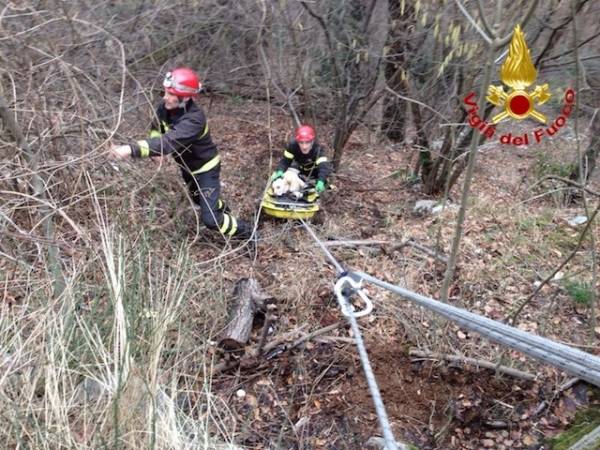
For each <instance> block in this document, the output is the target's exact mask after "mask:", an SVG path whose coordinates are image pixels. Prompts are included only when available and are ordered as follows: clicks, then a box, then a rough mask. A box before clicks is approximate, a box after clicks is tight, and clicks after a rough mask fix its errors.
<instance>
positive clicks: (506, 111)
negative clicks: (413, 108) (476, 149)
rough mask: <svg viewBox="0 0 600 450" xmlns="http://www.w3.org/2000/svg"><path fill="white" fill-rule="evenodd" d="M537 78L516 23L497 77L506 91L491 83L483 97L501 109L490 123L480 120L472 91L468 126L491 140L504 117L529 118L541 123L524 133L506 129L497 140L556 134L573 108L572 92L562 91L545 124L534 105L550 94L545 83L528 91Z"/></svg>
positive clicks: (524, 141)
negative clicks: (559, 103) (554, 114)
mask: <svg viewBox="0 0 600 450" xmlns="http://www.w3.org/2000/svg"><path fill="white" fill-rule="evenodd" d="M536 78H537V70H536V69H535V67H534V66H533V63H532V62H531V56H530V54H529V48H528V47H527V43H526V42H525V35H524V34H523V32H522V31H521V27H520V26H519V25H517V26H516V27H515V31H514V32H513V36H512V40H511V41H510V46H509V48H508V57H507V58H506V61H504V64H502V68H501V70H500V79H501V80H502V83H504V84H505V85H506V86H508V88H509V90H508V91H505V90H504V87H503V86H493V85H491V86H489V87H488V95H487V97H486V100H487V101H488V102H490V103H491V104H493V105H495V106H498V107H500V108H502V109H503V111H502V112H500V113H498V114H496V115H495V116H494V117H492V121H491V123H489V122H487V121H485V120H483V119H482V118H481V116H479V114H478V113H477V112H478V109H479V108H478V106H477V99H476V98H475V93H474V92H471V93H470V94H469V95H467V96H466V97H465V99H464V103H465V105H466V109H467V119H468V122H469V125H470V126H471V127H473V128H475V129H477V130H479V132H480V133H481V134H483V135H484V136H485V137H486V138H488V139H491V138H493V137H494V134H495V133H496V124H497V123H499V122H501V121H503V120H505V119H516V120H523V119H526V118H528V117H531V118H533V119H535V120H536V121H538V122H539V123H541V124H543V126H538V127H537V128H535V129H532V130H531V131H530V132H529V131H526V132H525V133H523V134H519V135H513V133H510V132H509V133H506V134H503V135H502V136H500V138H499V141H500V143H501V144H509V145H529V144H539V143H540V142H541V141H542V140H543V139H544V137H546V136H553V135H555V134H556V133H557V132H558V131H559V130H560V129H561V128H562V127H563V126H564V125H565V123H567V118H568V117H569V116H570V115H571V112H572V111H573V105H574V104H575V91H574V90H573V89H567V90H566V91H565V95H564V104H563V107H562V110H561V114H560V115H559V116H558V117H556V118H555V119H554V120H553V121H552V122H551V123H550V125H548V121H547V119H546V116H545V115H544V114H542V113H541V112H539V111H538V110H537V109H536V106H538V105H543V104H544V103H546V102H547V101H548V99H550V97H551V94H550V92H549V88H548V83H545V84H542V85H539V84H538V85H536V86H535V88H534V89H533V90H528V88H529V87H530V86H531V85H532V84H534V83H535V80H536Z"/></svg>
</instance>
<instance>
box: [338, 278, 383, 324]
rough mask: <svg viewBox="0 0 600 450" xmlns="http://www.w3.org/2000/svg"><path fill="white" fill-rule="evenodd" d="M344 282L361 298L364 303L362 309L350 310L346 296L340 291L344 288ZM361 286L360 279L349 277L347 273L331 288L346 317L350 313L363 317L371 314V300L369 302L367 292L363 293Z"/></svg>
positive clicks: (350, 306)
mask: <svg viewBox="0 0 600 450" xmlns="http://www.w3.org/2000/svg"><path fill="white" fill-rule="evenodd" d="M346 284H349V285H350V287H351V288H352V289H353V290H354V291H355V292H356V293H357V294H358V296H359V297H360V298H361V300H362V301H363V302H364V303H365V305H366V306H365V308H364V309H362V310H360V311H358V312H356V311H353V310H352V305H350V304H349V303H348V301H347V299H346V297H345V296H344V293H343V292H342V290H343V289H344V286H345V285H346ZM361 286H362V281H358V282H357V281H355V280H354V279H353V278H351V277H350V276H349V275H345V276H343V277H341V278H340V279H339V280H337V282H336V283H335V287H334V288H333V290H334V292H335V295H336V297H337V299H338V303H339V305H340V308H341V309H342V314H344V315H345V316H346V317H350V316H351V315H352V316H354V317H355V318H359V317H364V316H366V315H368V314H371V311H373V302H371V300H370V299H369V297H367V294H365V293H364V292H363V290H362V287H361Z"/></svg>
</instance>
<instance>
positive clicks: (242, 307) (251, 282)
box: [219, 278, 273, 351]
mask: <svg viewBox="0 0 600 450" xmlns="http://www.w3.org/2000/svg"><path fill="white" fill-rule="evenodd" d="M233 300H234V301H233V308H232V310H231V313H230V316H229V323H228V324H227V326H226V327H225V330H224V331H223V333H222V334H221V338H220V339H219V346H220V347H222V348H224V349H225V350H228V351H234V350H240V349H243V348H244V347H245V345H246V344H247V343H248V340H249V339H250V333H251V331H252V324H253V322H254V316H255V315H256V313H257V312H263V311H264V310H265V309H266V305H267V303H269V302H272V301H273V297H271V296H269V295H267V294H265V293H264V292H263V291H262V290H261V288H260V286H259V285H258V282H257V281H256V280H255V279H254V278H242V279H240V280H238V282H237V283H236V285H235V288H234V289H233Z"/></svg>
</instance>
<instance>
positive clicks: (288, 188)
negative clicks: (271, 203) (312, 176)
mask: <svg viewBox="0 0 600 450" xmlns="http://www.w3.org/2000/svg"><path fill="white" fill-rule="evenodd" d="M299 173H300V171H299V170H298V169H295V168H293V167H290V168H289V169H288V170H286V171H285V173H284V174H283V178H278V179H276V180H275V181H273V184H272V185H271V187H272V188H273V194H275V195H277V196H280V195H284V194H287V193H290V194H292V196H293V197H295V198H300V197H301V196H302V189H304V188H305V187H306V183H305V182H304V181H302V179H301V178H300V175H299Z"/></svg>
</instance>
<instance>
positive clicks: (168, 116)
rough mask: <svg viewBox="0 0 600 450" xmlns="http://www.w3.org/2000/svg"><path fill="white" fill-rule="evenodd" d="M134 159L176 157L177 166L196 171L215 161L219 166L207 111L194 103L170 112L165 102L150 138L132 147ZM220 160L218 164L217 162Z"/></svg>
mask: <svg viewBox="0 0 600 450" xmlns="http://www.w3.org/2000/svg"><path fill="white" fill-rule="evenodd" d="M131 147H132V150H133V153H132V154H133V156H134V157H138V158H144V157H148V156H162V155H169V154H171V155H173V157H174V158H175V160H176V161H177V163H178V164H179V165H180V166H182V167H183V168H184V169H187V170H188V171H190V172H196V171H199V170H200V169H202V168H203V167H205V166H206V165H208V163H210V162H212V163H213V164H214V165H213V167H214V166H216V164H218V159H217V156H218V153H217V146H216V145H215V144H214V142H213V141H212V138H211V135H210V130H209V127H208V122H207V120H206V116H205V115H204V111H202V108H200V106H198V105H196V104H195V103H194V101H193V100H191V99H190V100H188V101H187V103H186V104H185V107H183V108H177V109H174V110H167V109H166V108H165V105H164V101H161V103H160V104H159V105H158V108H157V109H156V120H155V121H153V124H152V126H151V131H150V138H149V139H145V140H140V141H137V142H135V143H132V145H131ZM215 161H216V163H214V162H215Z"/></svg>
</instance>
